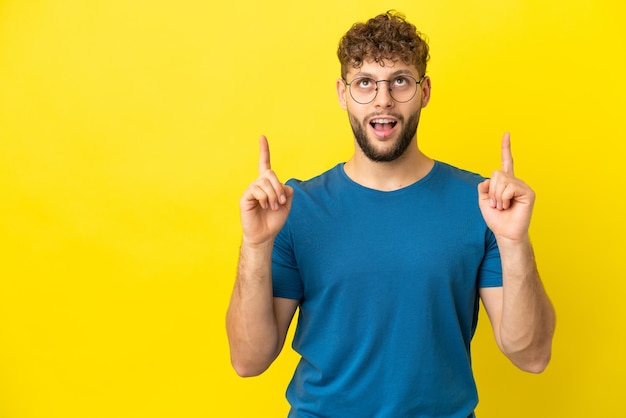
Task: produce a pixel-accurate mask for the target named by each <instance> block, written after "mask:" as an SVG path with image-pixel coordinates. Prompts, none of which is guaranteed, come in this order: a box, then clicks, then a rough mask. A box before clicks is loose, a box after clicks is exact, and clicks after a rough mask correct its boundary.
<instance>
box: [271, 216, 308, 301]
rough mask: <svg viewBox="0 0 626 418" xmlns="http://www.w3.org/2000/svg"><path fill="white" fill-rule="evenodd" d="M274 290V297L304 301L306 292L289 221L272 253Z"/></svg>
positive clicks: (279, 235) (275, 243)
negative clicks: (295, 253) (294, 249)
mask: <svg viewBox="0 0 626 418" xmlns="http://www.w3.org/2000/svg"><path fill="white" fill-rule="evenodd" d="M272 289H273V292H274V297H279V298H286V299H296V300H300V299H302V296H303V293H304V290H303V285H302V279H301V277H300V271H299V269H298V266H297V262H296V258H295V255H294V251H293V240H292V237H291V233H290V228H289V221H287V223H286V224H285V226H284V227H283V229H282V230H281V231H280V233H279V234H278V236H277V237H276V239H275V240H274V249H273V251H272Z"/></svg>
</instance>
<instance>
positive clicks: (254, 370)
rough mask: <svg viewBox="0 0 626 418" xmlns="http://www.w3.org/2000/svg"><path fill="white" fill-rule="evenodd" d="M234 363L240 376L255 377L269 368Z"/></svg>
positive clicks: (234, 367)
mask: <svg viewBox="0 0 626 418" xmlns="http://www.w3.org/2000/svg"><path fill="white" fill-rule="evenodd" d="M232 365H233V369H235V373H237V375H238V376H239V377H255V376H259V375H261V374H262V373H263V372H264V371H265V370H267V367H266V368H262V367H255V366H253V365H247V364H236V363H232Z"/></svg>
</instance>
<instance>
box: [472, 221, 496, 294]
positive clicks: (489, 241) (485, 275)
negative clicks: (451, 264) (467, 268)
mask: <svg viewBox="0 0 626 418" xmlns="http://www.w3.org/2000/svg"><path fill="white" fill-rule="evenodd" d="M500 286H502V262H501V261H500V250H499V249H498V243H497V242H496V237H495V236H494V235H493V232H491V230H489V229H488V230H487V233H486V236H485V256H484V258H483V261H482V263H481V264H480V270H479V271H478V287H479V288H483V287H500Z"/></svg>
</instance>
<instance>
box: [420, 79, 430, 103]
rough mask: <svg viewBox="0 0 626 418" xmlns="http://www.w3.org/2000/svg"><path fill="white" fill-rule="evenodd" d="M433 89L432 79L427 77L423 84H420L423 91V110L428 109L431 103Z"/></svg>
mask: <svg viewBox="0 0 626 418" xmlns="http://www.w3.org/2000/svg"><path fill="white" fill-rule="evenodd" d="M431 88H432V86H431V84H430V77H428V76H425V77H424V80H423V81H422V84H420V89H421V90H422V109H423V108H425V107H426V105H427V104H428V102H430V91H431Z"/></svg>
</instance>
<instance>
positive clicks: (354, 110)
mask: <svg viewBox="0 0 626 418" xmlns="http://www.w3.org/2000/svg"><path fill="white" fill-rule="evenodd" d="M384 64H385V65H384V66H381V65H380V64H379V63H377V62H374V61H366V62H364V63H363V65H362V66H361V68H355V69H351V70H350V71H349V72H348V74H347V75H346V81H347V82H348V83H351V82H352V80H354V79H355V78H359V77H369V78H371V79H373V80H393V79H396V78H397V77H398V76H402V75H410V76H412V77H413V78H415V79H416V80H418V81H419V80H420V78H421V76H420V75H419V74H418V72H417V69H416V68H415V66H413V65H410V66H408V65H406V64H404V63H402V62H395V63H394V62H392V61H385V63H384ZM337 94H338V96H339V102H340V104H341V106H342V107H343V108H344V109H345V110H346V111H347V112H348V117H349V119H350V125H351V126H352V131H353V133H354V138H355V140H356V143H357V144H358V146H359V148H360V149H361V150H362V151H363V154H365V156H366V157H367V158H369V159H370V160H372V161H376V162H390V161H394V160H396V159H397V158H399V157H400V156H402V155H403V154H404V153H405V151H406V150H407V148H408V147H409V146H410V145H411V144H412V143H413V141H414V139H415V134H416V132H417V125H418V123H419V118H420V112H421V109H422V108H423V107H425V106H426V104H427V103H428V100H429V99H430V79H429V78H428V77H426V78H424V80H423V81H422V83H421V84H419V85H418V86H417V92H416V94H415V96H414V97H413V98H412V99H411V100H409V101H408V102H406V103H399V102H396V101H395V100H394V99H393V98H392V97H391V95H390V92H389V83H387V82H381V83H378V92H377V94H376V98H375V99H374V100H373V101H372V102H370V103H367V104H360V103H358V102H356V101H355V100H354V99H353V98H352V97H351V95H350V92H349V90H348V87H347V86H346V85H345V83H344V82H343V80H338V81H337Z"/></svg>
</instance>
